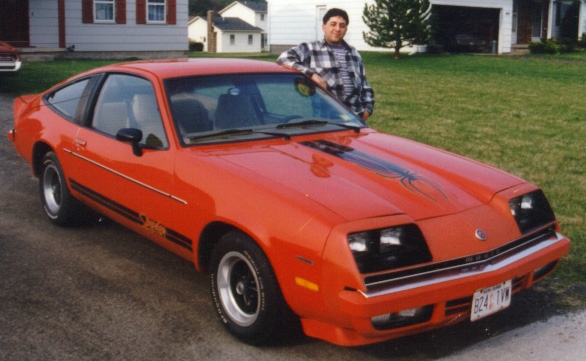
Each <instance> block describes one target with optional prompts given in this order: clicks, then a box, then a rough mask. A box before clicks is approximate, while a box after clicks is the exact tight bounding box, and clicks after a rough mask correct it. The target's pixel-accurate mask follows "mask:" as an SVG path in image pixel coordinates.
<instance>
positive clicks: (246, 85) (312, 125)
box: [165, 73, 366, 145]
mask: <svg viewBox="0 0 586 361" xmlns="http://www.w3.org/2000/svg"><path fill="white" fill-rule="evenodd" d="M165 91H166V93H167V99H169V105H170V109H171V114H172V116H173V121H174V123H175V128H176V129H177V131H178V133H179V138H180V139H181V141H182V142H183V145H194V144H202V143H204V144H205V143H210V142H227V141H228V142H230V141H243V140H252V139H259V138H266V137H284V138H287V139H288V138H289V137H291V136H294V135H301V134H309V133H317V132H327V131H334V130H344V129H347V128H352V129H356V130H358V129H359V128H362V127H365V126H366V125H365V124H364V123H363V122H362V120H361V119H359V118H358V117H357V116H356V115H354V114H353V113H352V112H351V111H350V110H349V109H348V108H346V107H345V106H343V105H342V104H341V103H340V102H339V101H338V100H336V99H334V98H333V97H332V96H330V95H329V94H328V93H327V92H325V91H324V90H323V89H321V88H319V87H317V86H316V85H315V84H314V83H312V82H311V81H310V80H309V79H307V78H306V77H304V76H302V75H299V74H291V73H282V74H281V73H277V74H275V73H271V74H228V75H214V76H194V77H183V78H174V79H168V80H166V81H165Z"/></svg>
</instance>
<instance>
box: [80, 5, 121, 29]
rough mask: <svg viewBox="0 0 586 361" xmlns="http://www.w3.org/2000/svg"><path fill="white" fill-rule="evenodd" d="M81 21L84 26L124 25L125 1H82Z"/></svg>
mask: <svg viewBox="0 0 586 361" xmlns="http://www.w3.org/2000/svg"><path fill="white" fill-rule="evenodd" d="M81 21H82V23H84V24H91V23H102V24H113V23H116V24H126V0H82V1H81Z"/></svg>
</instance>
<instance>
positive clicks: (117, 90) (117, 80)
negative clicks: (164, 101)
mask: <svg viewBox="0 0 586 361" xmlns="http://www.w3.org/2000/svg"><path fill="white" fill-rule="evenodd" d="M92 127H93V128H94V129H97V130H99V131H101V132H103V133H106V134H108V135H111V136H116V133H118V131H119V130H120V129H122V128H136V129H140V130H141V131H142V134H143V137H142V141H141V143H140V144H142V145H143V146H146V147H149V148H166V147H167V146H168V145H169V143H168V141H167V136H166V134H165V129H164V127H163V121H162V119H161V115H160V112H159V108H158V105H157V99H156V97H155V92H154V89H153V86H152V84H151V83H150V82H149V81H148V80H146V79H143V78H139V77H136V76H131V75H123V74H111V75H109V76H108V78H107V79H106V81H105V82H104V85H103V86H102V89H101V91H100V95H99V97H98V101H97V103H96V106H95V109H94V115H93V119H92Z"/></svg>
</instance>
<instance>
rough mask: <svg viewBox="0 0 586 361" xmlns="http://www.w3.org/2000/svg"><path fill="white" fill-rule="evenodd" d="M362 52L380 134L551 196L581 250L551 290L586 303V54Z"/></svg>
mask: <svg viewBox="0 0 586 361" xmlns="http://www.w3.org/2000/svg"><path fill="white" fill-rule="evenodd" d="M217 55H219V54H216V56H217ZM362 55H363V58H364V61H365V64H366V67H367V75H368V79H369V81H370V83H371V84H372V86H373V88H374V90H375V95H376V98H377V101H376V106H375V113H374V115H373V117H371V118H370V120H369V123H370V125H371V126H372V127H374V128H377V129H380V130H383V131H386V132H390V133H393V134H397V135H401V136H404V137H406V138H410V139H415V140H418V141H421V142H423V143H427V144H430V145H433V146H437V147H439V148H443V149H447V150H449V151H452V152H454V153H458V154H462V155H464V156H467V157H470V158H473V159H476V160H479V161H481V162H484V163H488V164H491V165H494V166H496V167H498V168H501V169H504V170H506V171H508V172H510V173H513V174H515V175H518V176H520V177H522V178H524V179H526V180H528V181H531V182H533V183H536V184H537V185H539V186H540V187H542V188H543V189H544V191H545V193H546V194H547V195H548V197H549V200H550V202H551V204H552V207H553V208H554V211H555V212H556V215H557V217H558V219H559V221H560V224H561V227H562V232H563V233H564V234H565V235H567V236H568V237H570V238H571V239H572V240H573V244H572V251H571V253H570V255H569V256H567V257H566V258H564V260H563V262H562V263H561V265H560V267H559V269H558V270H557V271H556V273H555V275H554V276H553V277H550V278H549V279H548V280H546V281H545V282H543V285H544V286H543V287H547V288H548V289H549V290H553V291H555V292H558V293H559V294H560V295H562V296H563V297H560V299H562V300H563V303H564V304H565V305H570V306H581V307H584V306H586V224H585V221H584V217H585V215H586V175H585V170H586V151H585V148H586V102H585V96H586V87H585V84H586V55H585V54H578V55H576V54H572V55H568V56H525V57H504V56H503V57H494V56H471V55H421V56H411V57H410V56H405V57H403V58H402V59H401V60H398V61H396V60H393V58H392V54H390V53H363V54H362ZM192 56H194V57H203V56H210V55H209V54H202V53H197V54H192ZM222 56H224V57H227V56H232V57H233V56H240V57H252V58H256V59H261V60H268V61H274V60H275V59H276V56H275V55H270V54H258V55H253V56H251V55H249V54H236V55H234V54H232V55H222ZM106 63H109V61H82V60H77V61H55V62H48V63H27V64H24V67H23V70H22V72H21V74H19V75H18V76H16V77H9V78H5V79H2V80H0V91H3V92H10V93H11V94H13V95H20V94H25V93H31V92H39V91H41V90H44V89H45V88H47V87H49V86H51V85H52V84H54V83H56V82H57V81H60V80H62V79H65V78H67V77H68V76H70V75H73V74H76V73H78V72H80V71H82V70H85V69H89V68H93V67H95V66H99V65H103V64H106Z"/></svg>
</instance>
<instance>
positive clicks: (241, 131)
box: [187, 128, 254, 143]
mask: <svg viewBox="0 0 586 361" xmlns="http://www.w3.org/2000/svg"><path fill="white" fill-rule="evenodd" d="M253 132H254V131H253V130H252V129H238V128H234V129H224V130H218V131H215V132H211V133H207V134H201V135H194V136H192V137H188V138H187V139H188V140H189V143H197V142H198V141H200V140H204V139H209V138H220V137H225V136H232V135H248V134H252V133H253Z"/></svg>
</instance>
